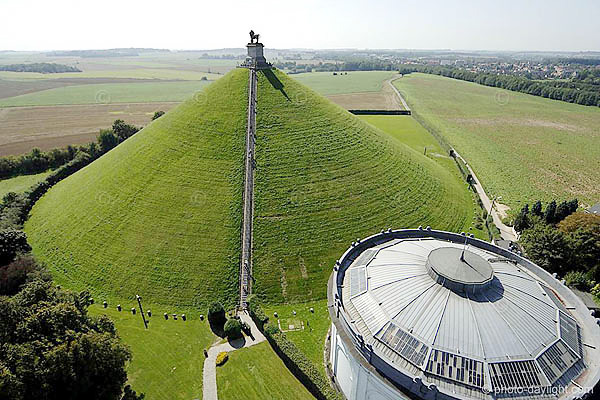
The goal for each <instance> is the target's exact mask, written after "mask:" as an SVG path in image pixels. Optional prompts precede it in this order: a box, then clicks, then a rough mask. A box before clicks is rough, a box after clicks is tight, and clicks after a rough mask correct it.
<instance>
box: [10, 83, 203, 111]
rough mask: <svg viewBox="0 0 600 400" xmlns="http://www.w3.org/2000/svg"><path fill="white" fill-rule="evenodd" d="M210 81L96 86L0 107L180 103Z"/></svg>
mask: <svg viewBox="0 0 600 400" xmlns="http://www.w3.org/2000/svg"><path fill="white" fill-rule="evenodd" d="M210 82H211V81H182V82H141V83H98V84H90V85H76V86H65V87H59V88H53V89H47V90H42V91H39V92H34V93H28V94H23V95H20V96H14V97H8V98H5V99H0V107H15V106H47V105H63V104H107V103H150V102H167V101H183V100H185V99H187V98H189V97H191V96H192V95H193V94H194V93H196V92H197V91H199V90H201V89H202V88H204V87H205V86H206V85H208V84H209V83H210Z"/></svg>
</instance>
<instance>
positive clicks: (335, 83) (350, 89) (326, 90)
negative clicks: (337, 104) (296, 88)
mask: <svg viewBox="0 0 600 400" xmlns="http://www.w3.org/2000/svg"><path fill="white" fill-rule="evenodd" d="M395 75H397V74H396V73H395V72H390V71H350V72H348V75H341V73H339V72H338V74H337V75H333V72H309V73H303V74H293V75H290V77H292V78H294V79H295V80H297V81H298V82H300V83H302V84H304V85H306V86H308V87H309V88H311V89H312V90H314V91H316V92H317V93H319V94H322V95H331V94H346V93H359V92H379V91H381V87H382V84H383V82H384V81H385V80H386V79H389V78H391V77H392V76H395Z"/></svg>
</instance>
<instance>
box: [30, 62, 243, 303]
mask: <svg viewBox="0 0 600 400" xmlns="http://www.w3.org/2000/svg"><path fill="white" fill-rule="evenodd" d="M247 82H248V71H247V70H243V69H237V70H235V71H232V72H231V73H230V75H228V76H227V77H226V78H224V79H220V80H218V81H216V82H215V83H214V84H213V85H211V86H209V87H207V88H206V89H205V91H203V92H202V93H201V94H199V95H198V96H197V97H195V98H193V99H190V100H189V101H187V102H185V103H183V104H181V105H179V106H178V107H176V108H174V109H172V110H170V111H169V112H168V113H167V114H166V115H164V116H162V117H161V118H159V119H157V120H156V121H154V122H152V123H151V124H149V125H148V126H146V127H145V128H144V129H143V130H142V131H140V132H138V133H137V134H136V135H135V136H133V137H131V138H130V139H128V140H127V141H125V142H123V143H122V144H120V145H119V146H118V147H116V148H115V149H113V150H111V151H109V152H108V153H107V154H105V155H104V156H102V157H101V158H100V159H98V160H96V161H94V162H93V163H92V164H91V165H89V166H87V167H86V168H84V169H82V170H80V171H78V172H77V173H75V174H73V175H71V176H70V177H68V178H67V179H65V180H63V181H61V182H59V183H58V184H57V185H55V186H54V187H53V188H52V189H50V190H49V191H48V193H46V194H45V195H44V196H43V197H42V198H41V199H40V200H39V201H38V202H37V203H36V204H35V206H34V207H33V209H32V211H31V217H30V218H29V220H28V221H27V222H26V224H25V231H26V232H27V235H28V237H29V242H30V244H31V246H32V247H33V253H34V254H35V256H36V258H37V259H38V260H40V261H41V262H45V263H47V265H49V266H50V268H51V272H52V273H53V276H54V278H55V280H56V281H57V282H58V283H60V284H62V285H63V286H65V287H69V288H73V289H76V290H82V289H88V290H90V291H91V292H92V293H93V294H94V296H95V297H97V298H100V297H102V298H108V299H111V298H118V299H132V298H134V295H135V294H140V295H141V296H143V297H144V298H145V299H147V301H148V302H149V303H155V304H166V305H171V306H178V307H179V308H192V307H203V308H204V307H205V306H206V305H207V304H208V303H210V302H211V301H212V300H220V301H222V302H223V303H225V304H227V305H233V304H234V303H235V302H236V299H237V296H238V268H239V264H238V263H239V249H240V235H239V227H240V220H241V208H242V182H243V157H244V133H245V130H246V113H247V111H246V108H247Z"/></svg>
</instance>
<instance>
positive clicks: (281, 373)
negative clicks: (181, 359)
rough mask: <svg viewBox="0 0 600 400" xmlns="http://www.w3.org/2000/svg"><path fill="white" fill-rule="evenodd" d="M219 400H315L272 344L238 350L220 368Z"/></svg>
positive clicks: (218, 381)
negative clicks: (243, 399) (276, 352)
mask: <svg viewBox="0 0 600 400" xmlns="http://www.w3.org/2000/svg"><path fill="white" fill-rule="evenodd" d="M217 387H218V389H219V399H223V400H238V399H240V394H242V393H243V395H242V396H241V397H243V398H245V399H274V400H310V399H314V397H313V396H312V395H311V394H310V393H309V392H308V390H306V388H305V387H304V386H302V384H301V383H300V382H299V381H298V380H297V379H296V378H295V377H294V376H293V375H292V374H291V373H290V372H289V370H288V369H287V368H286V367H285V365H284V364H283V361H281V359H280V358H279V357H278V356H277V355H276V354H275V352H273V349H271V346H269V343H267V342H263V343H260V344H257V345H255V346H252V347H249V348H245V349H241V350H237V351H235V352H232V353H230V354H229V361H227V362H226V363H225V365H223V366H221V367H218V368H217Z"/></svg>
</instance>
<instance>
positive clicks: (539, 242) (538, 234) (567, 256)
mask: <svg viewBox="0 0 600 400" xmlns="http://www.w3.org/2000/svg"><path fill="white" fill-rule="evenodd" d="M519 242H520V243H521V245H522V246H523V248H524V249H525V252H526V253H527V256H528V257H529V258H530V259H531V260H532V261H533V262H535V263H536V264H537V265H539V266H540V267H542V268H544V269H545V270H547V271H549V272H557V273H561V274H562V273H566V272H567V271H568V270H569V269H570V268H569V267H570V260H571V251H570V247H569V242H568V239H567V238H566V237H565V234H564V233H562V232H561V231H559V230H558V229H555V228H554V227H553V226H551V225H546V224H534V225H533V227H532V228H530V229H527V230H525V231H524V232H523V234H522V235H521V239H520V240H519Z"/></svg>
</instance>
